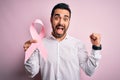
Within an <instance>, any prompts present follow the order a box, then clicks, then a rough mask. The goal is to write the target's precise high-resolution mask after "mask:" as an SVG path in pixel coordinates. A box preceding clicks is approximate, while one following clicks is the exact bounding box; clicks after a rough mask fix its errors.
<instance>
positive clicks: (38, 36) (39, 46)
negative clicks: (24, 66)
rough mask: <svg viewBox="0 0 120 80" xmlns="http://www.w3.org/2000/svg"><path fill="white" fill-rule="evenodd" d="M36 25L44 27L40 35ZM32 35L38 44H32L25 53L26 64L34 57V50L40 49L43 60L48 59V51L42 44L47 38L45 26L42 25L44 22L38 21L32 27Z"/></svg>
mask: <svg viewBox="0 0 120 80" xmlns="http://www.w3.org/2000/svg"><path fill="white" fill-rule="evenodd" d="M35 24H40V25H42V26H40V29H41V30H40V33H39V34H38V32H37V31H36V29H35ZM30 33H31V36H32V38H33V40H36V41H37V43H32V44H31V46H30V47H29V48H28V49H27V50H26V52H25V62H26V61H27V60H28V59H29V58H30V56H31V55H32V53H33V52H34V50H36V49H39V51H40V56H42V58H43V59H44V60H46V59H47V54H46V50H45V48H44V46H43V43H42V38H43V37H44V36H45V30H44V25H43V23H42V21H41V20H40V19H36V20H35V21H34V22H33V23H32V25H31V26H30Z"/></svg>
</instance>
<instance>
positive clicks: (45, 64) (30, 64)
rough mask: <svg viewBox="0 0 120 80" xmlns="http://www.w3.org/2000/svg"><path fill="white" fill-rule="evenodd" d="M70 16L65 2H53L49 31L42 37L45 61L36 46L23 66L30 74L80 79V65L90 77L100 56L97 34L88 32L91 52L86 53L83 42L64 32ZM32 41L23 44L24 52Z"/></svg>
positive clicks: (56, 79) (62, 79)
mask: <svg viewBox="0 0 120 80" xmlns="http://www.w3.org/2000/svg"><path fill="white" fill-rule="evenodd" d="M70 18H71V10H70V8H69V6H68V5H67V4H65V3H59V4H57V5H55V7H54V8H53V10H52V13H51V18H50V21H51V26H52V33H51V35H50V36H48V37H45V38H43V39H42V42H43V45H44V47H45V49H46V51H47V56H48V57H47V60H46V61H45V60H44V59H43V57H42V56H41V55H40V52H41V51H39V50H38V49H36V50H35V51H34V52H33V53H32V55H31V57H30V58H29V59H28V60H27V61H26V62H25V68H26V70H27V72H28V73H29V75H30V76H31V77H34V76H35V75H36V74H37V73H38V72H39V71H40V73H41V77H42V80H80V68H82V69H83V71H84V72H85V73H86V74H87V75H89V76H91V75H92V74H93V72H94V71H95V69H96V67H97V66H98V61H99V59H100V57H101V55H100V50H101V44H100V35H99V34H96V33H93V34H91V35H90V39H91V43H92V45H93V46H92V51H91V55H90V56H88V54H87V51H86V49H85V46H84V44H83V43H82V42H81V41H80V40H78V39H75V38H73V37H71V36H69V35H68V34H67V30H68V28H69V24H70ZM35 42H36V41H35V40H29V41H27V42H26V43H25V44H24V50H25V51H26V50H27V49H28V47H29V46H30V45H31V43H35Z"/></svg>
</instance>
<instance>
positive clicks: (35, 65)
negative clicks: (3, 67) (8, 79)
mask: <svg viewBox="0 0 120 80" xmlns="http://www.w3.org/2000/svg"><path fill="white" fill-rule="evenodd" d="M39 57H40V55H39V50H38V49H36V50H34V52H33V53H32V55H31V56H30V58H29V59H28V60H27V61H26V62H25V63H24V65H25V70H26V72H27V74H28V76H29V77H31V78H33V77H34V76H35V75H36V74H37V73H38V72H39V67H40V65H39Z"/></svg>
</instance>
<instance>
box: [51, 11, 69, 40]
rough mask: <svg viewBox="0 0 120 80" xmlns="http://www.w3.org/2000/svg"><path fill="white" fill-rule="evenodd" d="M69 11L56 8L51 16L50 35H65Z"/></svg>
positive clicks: (58, 36)
mask: <svg viewBox="0 0 120 80" xmlns="http://www.w3.org/2000/svg"><path fill="white" fill-rule="evenodd" d="M69 22H70V13H69V11H67V10H65V9H56V10H55V12H54V14H53V17H51V24H52V29H53V31H52V35H53V36H54V37H55V38H62V37H64V36H65V35H66V31H67V29H68V27H69Z"/></svg>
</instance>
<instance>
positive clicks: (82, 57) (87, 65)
mask: <svg viewBox="0 0 120 80" xmlns="http://www.w3.org/2000/svg"><path fill="white" fill-rule="evenodd" d="M100 51H101V50H94V49H92V51H91V54H90V55H88V52H87V51H86V48H85V45H83V44H82V45H79V49H78V57H79V62H80V67H81V68H82V69H83V71H84V72H85V73H86V74H87V75H88V76H91V75H92V74H93V73H94V71H95V70H96V68H97V67H98V64H99V60H100V58H101V55H100Z"/></svg>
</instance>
